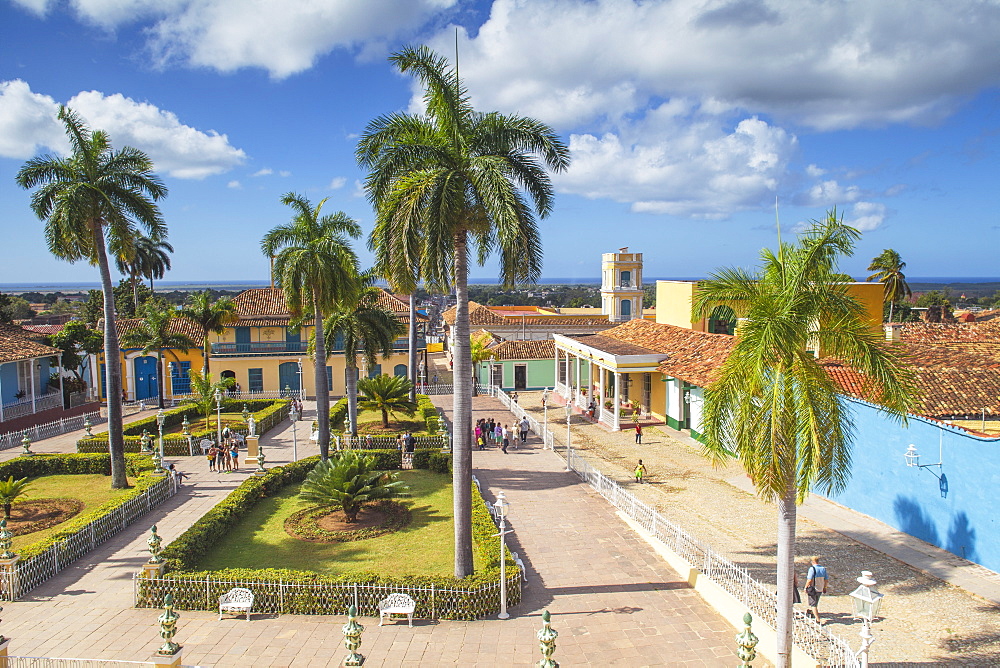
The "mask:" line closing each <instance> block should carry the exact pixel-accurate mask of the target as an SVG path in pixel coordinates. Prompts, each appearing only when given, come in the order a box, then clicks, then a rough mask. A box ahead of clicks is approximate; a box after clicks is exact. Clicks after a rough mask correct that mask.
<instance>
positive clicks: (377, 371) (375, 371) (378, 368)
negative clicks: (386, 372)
mask: <svg viewBox="0 0 1000 668" xmlns="http://www.w3.org/2000/svg"><path fill="white" fill-rule="evenodd" d="M381 375H382V365H381V364H376V365H375V366H373V367H372V368H370V369H368V377H369V378H374V377H375V376H381Z"/></svg>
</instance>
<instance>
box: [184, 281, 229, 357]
mask: <svg viewBox="0 0 1000 668" xmlns="http://www.w3.org/2000/svg"><path fill="white" fill-rule="evenodd" d="M178 315H180V316H181V317H183V318H187V319H188V320H190V321H191V322H193V323H196V324H197V325H198V326H199V327H201V331H202V332H204V334H203V336H202V339H201V357H202V365H201V373H202V375H207V374H208V358H209V349H210V346H211V344H210V343H209V341H208V335H209V334H212V333H214V334H222V333H223V332H225V331H226V325H228V324H230V323H233V322H236V321H237V320H239V316H238V315H237V314H236V303H235V302H234V301H233V300H232V299H230V298H229V297H221V298H220V299H218V300H216V301H214V302H213V301H212V293H211V291H209V290H204V291H202V292H196V293H194V294H192V295H189V296H188V298H187V305H186V306H184V307H183V308H182V309H180V311H178Z"/></svg>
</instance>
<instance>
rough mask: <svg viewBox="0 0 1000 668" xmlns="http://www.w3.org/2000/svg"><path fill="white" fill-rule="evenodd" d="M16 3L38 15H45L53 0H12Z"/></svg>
mask: <svg viewBox="0 0 1000 668" xmlns="http://www.w3.org/2000/svg"><path fill="white" fill-rule="evenodd" d="M12 1H13V3H14V4H15V5H21V6H22V7H24V8H25V9H27V10H28V11H30V12H32V13H33V14H37V15H38V16H44V15H45V14H46V12H48V11H49V6H50V5H51V4H52V2H51V0H12Z"/></svg>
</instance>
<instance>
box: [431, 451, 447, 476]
mask: <svg viewBox="0 0 1000 668" xmlns="http://www.w3.org/2000/svg"><path fill="white" fill-rule="evenodd" d="M427 468H428V469H430V470H431V471H434V472H435V473H446V474H448V475H451V455H450V454H446V453H443V452H432V453H431V456H430V458H429V460H428V462H427Z"/></svg>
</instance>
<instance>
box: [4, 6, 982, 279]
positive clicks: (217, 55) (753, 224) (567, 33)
mask: <svg viewBox="0 0 1000 668" xmlns="http://www.w3.org/2000/svg"><path fill="white" fill-rule="evenodd" d="M456 27H457V28H458V32H459V38H458V42H459V58H460V72H461V74H462V77H463V79H464V80H465V82H466V84H467V86H468V88H469V89H470V92H471V94H472V96H473V102H474V104H475V105H476V106H477V107H478V108H479V109H481V110H500V111H504V112H516V113H521V114H525V115H530V116H534V117H537V118H540V119H541V120H544V121H546V122H548V123H549V124H550V125H552V126H553V127H554V128H555V129H556V131H557V132H559V133H560V134H561V135H562V136H563V137H564V138H565V140H566V141H567V143H568V144H569V145H570V147H571V149H572V154H573V163H572V166H571V168H570V169H569V170H568V171H567V172H566V173H564V174H561V175H558V176H556V177H555V186H556V189H557V192H558V195H557V199H556V209H555V212H554V213H553V214H552V215H551V216H550V217H549V218H548V219H547V220H545V221H542V224H541V229H542V233H543V242H544V248H545V267H544V272H543V274H544V275H545V276H548V277H589V276H594V277H596V276H598V275H599V272H600V265H599V262H600V254H601V253H603V252H610V251H614V250H615V249H617V248H618V247H620V246H629V247H631V248H632V250H634V251H641V252H643V253H644V254H645V260H646V272H645V273H646V275H647V276H702V275H705V274H706V273H707V272H709V271H711V270H712V269H713V268H716V267H720V266H725V265H743V266H747V265H752V264H753V263H754V262H755V260H756V258H757V254H758V251H759V249H760V248H761V247H762V246H765V245H770V246H773V245H774V242H775V236H776V235H775V226H774V202H775V198H777V199H778V201H779V202H780V217H781V224H782V231H783V232H785V233H788V232H790V231H792V230H794V229H795V228H796V227H797V226H799V225H801V224H802V223H803V222H804V221H808V220H809V219H812V218H820V217H822V216H823V214H824V211H825V210H826V209H828V208H829V207H832V206H834V205H836V206H838V208H839V210H841V211H842V212H843V213H844V214H845V219H846V220H848V221H849V222H852V223H853V224H856V225H857V226H858V227H859V228H860V229H862V230H863V231H864V237H863V239H862V241H861V242H860V243H859V246H858V251H857V254H856V256H855V257H854V258H852V259H850V260H847V261H845V263H844V264H843V268H844V269H845V270H846V271H847V272H849V273H852V274H854V275H855V276H861V275H863V274H865V267H866V266H867V264H868V261H869V259H870V258H871V257H873V256H875V255H877V254H878V253H879V252H881V250H882V249H883V248H894V249H896V250H897V251H899V252H900V253H901V254H902V256H903V259H904V260H906V261H907V263H908V267H907V271H908V273H909V274H910V275H912V276H963V277H965V276H983V277H993V276H997V275H1000V268H998V263H997V260H996V258H997V249H998V248H1000V213H998V211H1000V183H998V182H1000V178H998V177H1000V169H998V167H1000V50H998V49H997V48H996V37H997V35H1000V4H998V3H997V2H996V0H952V1H951V2H948V3H939V2H930V1H928V2H901V1H898V0H897V1H887V0H867V2H843V3H829V2H824V1H823V0H789V1H787V2H777V1H775V0H672V1H671V2H656V1H646V2H642V3H635V2H632V1H631V0H599V1H594V2H582V1H570V0H530V1H529V0H494V1H493V2H488V1H486V2H462V1H461V0H367V1H366V2H357V0H325V1H320V0H312V1H311V0H283V1H282V2H277V1H267V0H0V230H2V232H3V238H4V249H3V251H2V255H0V257H2V262H0V283H15V282H22V283H23V282H40V281H67V282H70V281H91V280H96V278H97V273H96V269H95V268H93V267H90V266H88V265H86V264H85V263H83V264H79V263H78V264H76V265H69V264H66V263H63V262H60V261H57V260H55V259H54V258H52V257H51V256H50V255H49V254H48V252H47V250H46V248H45V245H44V240H43V237H42V223H41V222H40V221H38V220H37V219H36V218H35V217H34V215H33V214H32V213H31V211H30V209H29V207H28V201H29V193H28V192H26V191H23V190H21V189H19V188H18V187H17V186H16V185H15V184H14V180H13V179H14V175H15V173H16V172H17V169H18V168H19V167H20V165H21V164H23V162H24V161H25V160H26V159H28V158H30V157H31V156H32V155H35V154H37V153H47V152H59V151H61V150H64V149H65V140H64V138H63V136H62V132H61V128H60V126H59V125H58V124H57V123H56V121H55V113H56V110H57V107H58V105H59V104H69V105H70V106H72V107H74V108H75V109H77V110H78V111H79V112H80V113H81V114H82V115H83V116H84V117H85V118H86V119H87V120H88V121H89V122H90V123H91V124H92V125H93V126H94V127H101V128H103V129H105V130H107V131H108V132H109V133H110V134H111V137H112V140H113V141H114V142H115V144H116V145H123V144H130V145H133V146H136V147H138V148H141V149H143V150H145V151H146V152H147V153H149V154H150V155H151V156H152V157H153V159H154V160H155V161H156V164H157V168H158V171H159V172H160V173H161V174H162V176H163V178H164V179H165V181H166V183H167V185H168V187H169V188H170V195H169V197H168V198H167V199H166V200H165V201H164V202H163V204H162V210H163V213H164V216H165V218H166V221H167V224H168V226H169V229H170V238H169V240H170V242H171V243H172V244H173V245H174V247H175V249H176V253H175V255H174V257H173V267H174V268H173V271H171V272H170V273H169V274H168V276H167V279H169V280H233V279H251V280H252V279H260V280H263V279H266V278H267V261H266V260H265V259H264V258H263V256H261V254H260V251H259V240H260V238H261V236H262V235H263V234H264V233H265V232H266V231H267V230H268V229H270V228H271V227H273V226H274V225H277V224H280V223H283V222H286V221H287V220H288V219H289V217H290V210H289V209H288V208H287V207H285V206H283V205H282V204H281V203H280V201H279V200H280V197H281V195H282V194H283V193H285V192H289V191H294V192H299V193H303V194H305V195H306V196H307V197H309V198H310V199H312V200H313V201H314V202H318V201H319V200H320V199H322V198H324V197H328V198H329V201H328V202H327V204H326V210H327V211H330V212H332V211H336V210H343V211H345V212H346V213H348V214H349V215H351V216H353V217H355V218H356V219H357V220H358V221H359V222H360V223H361V225H362V227H363V228H364V229H365V230H366V232H367V230H370V228H371V223H372V212H371V209H370V207H369V206H368V204H367V202H366V200H365V199H364V197H363V195H362V194H361V193H360V189H359V182H360V180H361V179H363V178H364V175H363V174H362V173H361V172H360V170H359V169H358V167H357V165H356V163H355V161H354V157H353V156H354V147H355V143H356V140H357V135H358V134H359V133H360V132H362V131H363V129H364V127H365V125H366V124H367V123H368V121H370V120H371V119H372V118H374V117H375V116H377V115H379V114H384V113H389V112H393V111H398V110H411V111H414V110H417V109H418V107H417V105H416V103H415V102H414V98H413V95H414V88H413V86H412V82H411V81H410V80H409V79H408V78H406V77H403V76H400V75H399V74H397V73H396V72H394V71H393V69H392V68H391V67H390V65H389V63H388V62H387V60H386V57H387V56H388V55H389V54H390V53H391V52H392V51H394V50H395V49H397V48H399V47H400V46H401V45H404V44H420V43H423V44H429V45H431V46H432V47H434V48H436V49H438V50H439V51H441V52H442V53H444V54H446V55H448V56H449V57H451V56H452V55H453V53H454V48H455V47H454V44H455V28H456ZM358 248H359V250H361V251H362V253H361V254H362V257H363V258H364V259H365V260H366V261H368V260H369V259H370V257H369V255H368V253H367V250H366V248H365V244H364V243H363V242H359V243H358ZM492 273H495V270H494V269H493V268H492V267H490V266H487V267H485V268H476V267H474V268H473V269H472V272H471V274H472V276H473V277H477V276H489V275H491V274H492Z"/></svg>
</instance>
